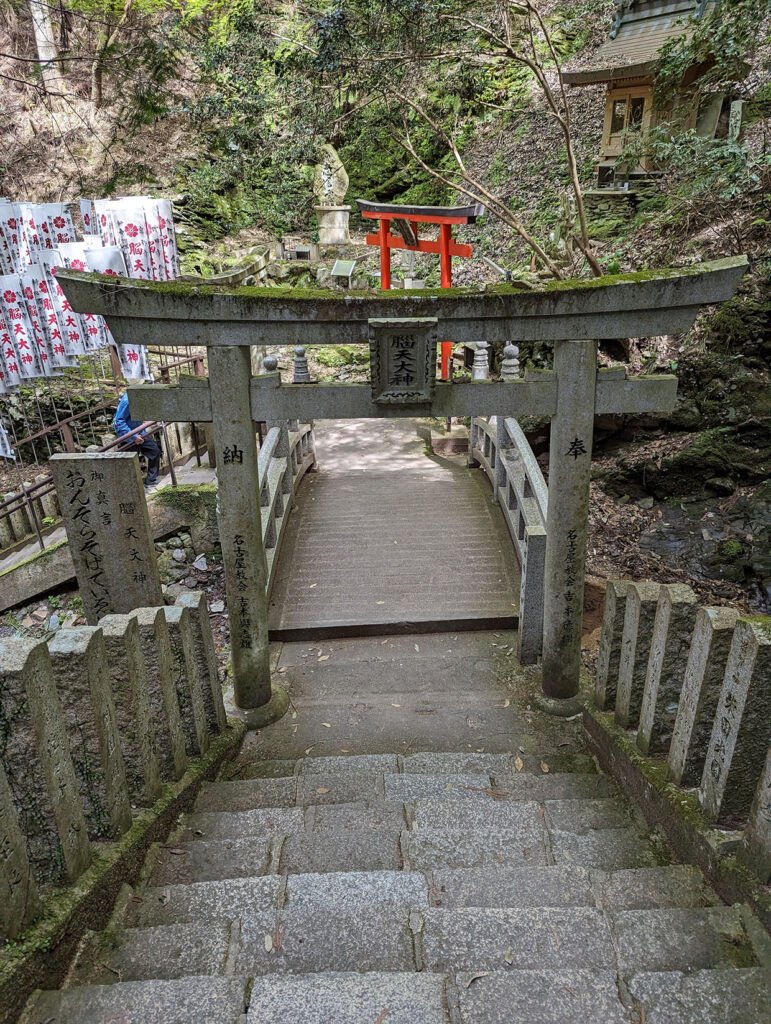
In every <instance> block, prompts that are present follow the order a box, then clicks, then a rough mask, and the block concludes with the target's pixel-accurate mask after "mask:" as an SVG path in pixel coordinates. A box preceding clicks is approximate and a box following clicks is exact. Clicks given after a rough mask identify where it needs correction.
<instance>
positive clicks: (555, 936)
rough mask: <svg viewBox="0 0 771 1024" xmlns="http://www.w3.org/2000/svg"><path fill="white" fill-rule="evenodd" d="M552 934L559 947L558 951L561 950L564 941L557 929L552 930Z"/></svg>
mask: <svg viewBox="0 0 771 1024" xmlns="http://www.w3.org/2000/svg"><path fill="white" fill-rule="evenodd" d="M552 932H553V934H554V942H555V945H556V946H557V949H559V948H560V946H561V945H562V939H561V938H560V937H559V935H557V929H556V928H552Z"/></svg>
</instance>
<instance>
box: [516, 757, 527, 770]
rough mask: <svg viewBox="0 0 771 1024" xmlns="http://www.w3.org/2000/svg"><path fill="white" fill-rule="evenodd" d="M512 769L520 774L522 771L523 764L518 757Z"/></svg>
mask: <svg viewBox="0 0 771 1024" xmlns="http://www.w3.org/2000/svg"><path fill="white" fill-rule="evenodd" d="M514 767H515V768H516V769H517V771H518V772H521V771H522V769H523V768H524V767H525V762H524V761H523V760H522V758H521V757H518V758H517V760H516V761H515V762H514Z"/></svg>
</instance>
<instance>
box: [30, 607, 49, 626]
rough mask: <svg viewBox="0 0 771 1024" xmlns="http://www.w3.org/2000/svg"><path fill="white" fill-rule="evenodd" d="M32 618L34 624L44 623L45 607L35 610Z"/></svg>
mask: <svg viewBox="0 0 771 1024" xmlns="http://www.w3.org/2000/svg"><path fill="white" fill-rule="evenodd" d="M32 618H33V619H34V620H35V622H45V620H46V619H47V618H48V609H47V608H46V607H45V605H41V607H40V608H36V609H35V610H34V612H33V613H32Z"/></svg>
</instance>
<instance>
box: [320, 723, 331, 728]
mask: <svg viewBox="0 0 771 1024" xmlns="http://www.w3.org/2000/svg"><path fill="white" fill-rule="evenodd" d="M321 724H322V725H323V726H324V728H325V729H331V728H332V726H331V725H330V724H329V722H322V723H321Z"/></svg>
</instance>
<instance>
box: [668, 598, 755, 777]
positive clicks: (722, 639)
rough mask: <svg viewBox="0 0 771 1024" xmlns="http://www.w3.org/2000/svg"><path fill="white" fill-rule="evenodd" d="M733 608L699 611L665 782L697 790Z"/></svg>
mask: <svg viewBox="0 0 771 1024" xmlns="http://www.w3.org/2000/svg"><path fill="white" fill-rule="evenodd" d="M738 618H739V613H738V612H737V611H736V610H735V609H734V608H699V610H698V611H697V612H696V621H695V622H694V627H693V641H692V643H691V650H690V654H689V655H688V664H687V665H686V668H685V678H684V680H683V689H682V692H681V694H680V703H679V704H678V707H677V717H676V718H675V728H674V732H673V733H672V743H671V745H670V748H669V757H668V759H667V764H668V766H669V778H670V779H671V780H672V781H673V782H675V783H677V784H678V785H683V786H698V784H699V781H700V780H701V774H702V772H703V770H704V759H705V757H706V756H707V746H708V744H709V738H710V736H711V734H712V725H713V723H714V721H715V713H716V711H717V705H718V701H719V700H720V689H721V687H722V685H723V677H724V675H725V667H726V663H727V661H728V653H729V651H730V650H731V641H732V640H733V632H734V626H735V625H736V620H737V619H738Z"/></svg>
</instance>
